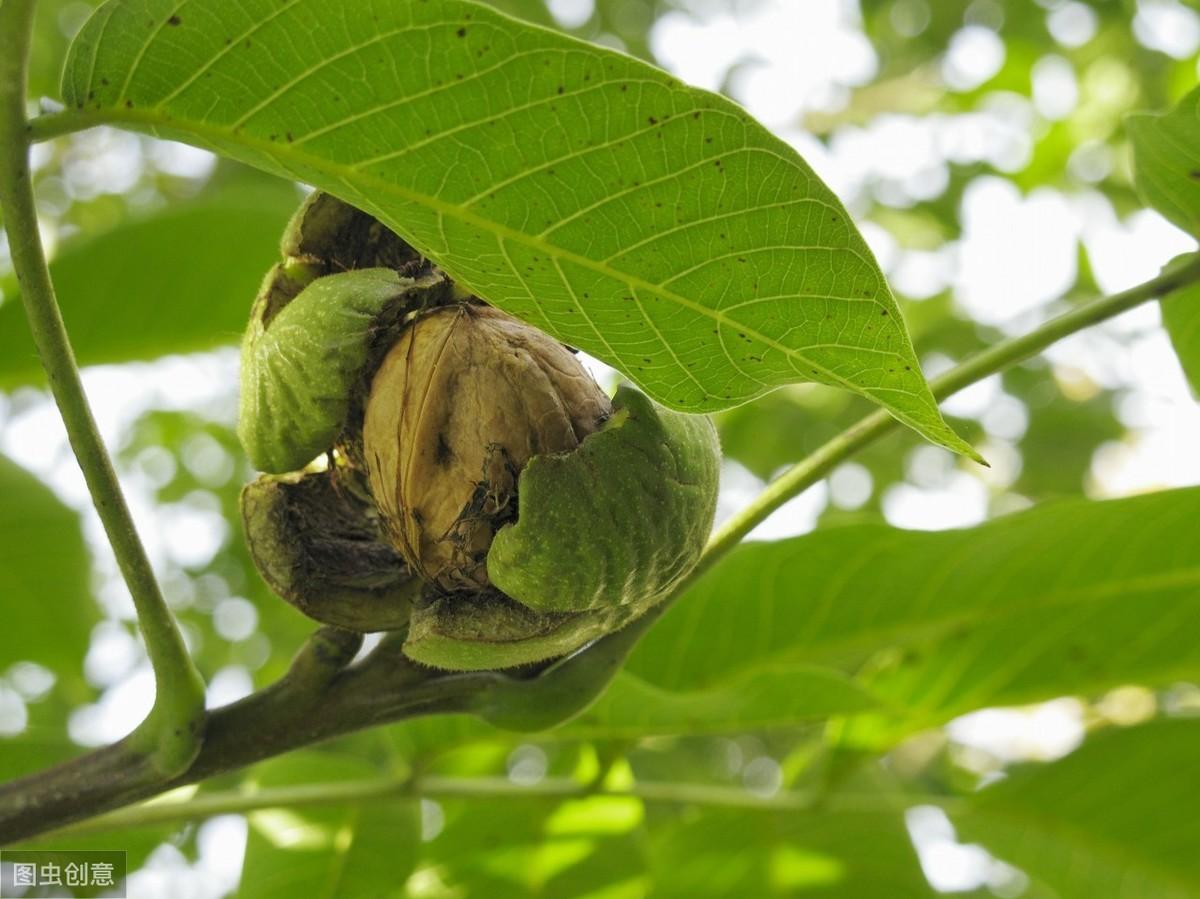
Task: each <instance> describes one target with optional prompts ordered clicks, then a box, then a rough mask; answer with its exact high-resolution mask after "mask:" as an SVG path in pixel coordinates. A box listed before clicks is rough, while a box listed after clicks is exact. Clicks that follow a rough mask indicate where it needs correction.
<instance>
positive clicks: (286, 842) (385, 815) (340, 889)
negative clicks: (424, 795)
mask: <svg viewBox="0 0 1200 899" xmlns="http://www.w3.org/2000/svg"><path fill="white" fill-rule="evenodd" d="M378 773H379V772H378V771H377V770H375V769H374V768H373V766H371V765H369V764H367V763H365V762H362V761H359V760H358V759H355V758H350V757H348V756H338V755H334V754H332V753H320V752H311V751H310V752H304V753H300V754H296V755H290V756H284V757H281V758H278V759H273V760H272V761H270V762H269V763H268V764H266V765H263V766H261V768H260V769H259V773H258V774H257V775H256V776H255V778H254V780H255V782H256V783H257V784H258V785H260V786H263V787H286V786H289V785H294V784H309V783H316V782H321V783H327V782H332V781H337V780H348V781H353V780H355V779H359V778H365V777H370V776H372V775H374V776H378ZM249 818H250V833H249V838H248V840H247V843H246V861H245V864H244V866H243V869H242V885H241V889H240V890H239V892H238V895H239V897H241V899H272V897H279V899H292V897H295V896H312V897H314V899H317V897H319V899H366V897H372V899H374V897H383V896H400V895H403V891H404V883H405V881H406V880H407V879H408V876H409V874H411V873H412V869H413V866H414V865H415V864H416V860H417V854H418V849H419V840H420V816H419V813H418V809H417V804H416V802H415V801H414V800H412V799H408V798H404V797H399V796H397V797H394V798H390V799H380V800H378V801H373V802H366V803H350V804H345V805H334V806H315V807H310V808H299V807H297V808H279V809H265V810H262V811H257V812H254V813H252V814H251V815H250V816H249Z"/></svg>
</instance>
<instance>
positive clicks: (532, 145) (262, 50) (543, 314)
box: [63, 0, 971, 453]
mask: <svg viewBox="0 0 1200 899" xmlns="http://www.w3.org/2000/svg"><path fill="white" fill-rule="evenodd" d="M63 94H64V100H65V101H66V103H67V104H68V105H69V106H71V107H75V108H77V109H79V110H80V111H81V113H82V114H83V115H85V116H87V117H88V119H89V120H92V121H97V122H112V123H116V124H121V125H126V126H129V127H132V128H136V129H139V130H144V131H148V132H151V133H154V134H161V135H164V136H169V137H174V138H178V139H181V140H186V141H190V142H192V143H195V144H199V145H201V146H206V147H210V148H212V149H215V150H218V151H220V152H223V153H226V154H228V155H230V156H233V157H235V158H238V159H241V160H243V161H245V162H248V163H250V164H252V165H255V166H258V167H260V168H262V169H265V170H267V171H270V172H274V173H277V174H280V175H285V176H287V177H291V178H295V179H298V180H301V181H306V182H310V183H312V184H314V185H316V186H318V187H321V188H323V189H326V190H329V191H331V192H332V193H334V194H337V195H338V196H340V197H342V198H343V199H345V200H347V201H349V202H352V203H354V204H355V205H357V206H359V207H361V208H363V209H365V210H367V211H369V212H371V213H373V214H374V215H376V216H378V217H379V218H380V219H381V220H383V221H384V222H386V223H387V224H388V225H390V226H391V227H393V228H394V229H395V230H396V231H397V232H399V233H400V234H401V235H403V236H404V237H405V238H406V239H408V240H409V241H410V242H412V243H413V245H414V246H416V247H417V248H418V249H420V250H421V251H422V252H424V253H425V254H427V255H428V256H430V257H431V258H433V259H435V260H436V261H437V262H438V263H439V264H441V265H442V266H443V267H444V268H445V269H446V270H447V271H448V272H450V273H451V274H452V275H453V276H454V277H455V278H457V279H458V280H460V281H461V282H462V283H463V284H465V285H466V286H468V287H469V288H470V289H472V290H474V291H475V292H477V293H478V294H479V295H481V296H483V297H484V298H486V299H487V300H489V301H491V302H494V303H495V304H497V305H499V306H501V307H503V308H505V309H508V310H509V311H511V312H513V313H515V314H517V315H519V316H521V317H523V318H525V319H527V320H528V321H530V322H531V323H533V324H535V325H537V326H538V327H541V328H543V329H545V330H546V331H548V332H549V333H551V334H553V335H555V336H556V337H558V338H560V339H562V340H564V341H565V342H567V343H569V344H571V345H573V346H578V347H581V348H583V349H585V350H587V351H588V352H590V353H593V354H594V355H596V356H598V357H599V358H601V359H604V360H605V361H607V362H609V363H611V364H613V365H615V366H616V367H617V368H619V369H620V370H621V371H622V372H624V373H625V374H626V375H628V376H629V377H630V378H631V379H632V380H633V381H635V382H636V383H638V384H639V385H640V386H642V387H643V388H644V389H645V390H646V392H647V393H649V394H651V395H652V396H654V397H655V398H656V399H658V400H660V401H661V402H663V403H664V404H666V405H668V406H671V407H673V408H675V409H681V410H684V411H693V412H703V411H711V410H715V409H721V408H726V407H729V406H733V405H736V404H738V403H740V402H744V401H746V400H748V399H751V398H753V397H755V396H758V395H760V394H762V393H764V392H765V391H767V390H769V389H771V388H772V387H775V386H778V385H780V384H785V383H789V382H794V381H803V380H813V381H821V382H824V383H828V384H834V385H837V386H840V387H846V388H849V389H852V390H855V391H857V392H859V393H862V394H864V395H866V396H869V397H870V398H872V399H874V400H875V401H877V402H879V403H881V404H882V405H884V406H886V407H887V408H888V409H889V410H890V411H891V412H892V413H893V414H894V415H895V416H896V417H897V418H899V419H901V420H902V421H904V422H906V423H907V424H909V425H911V426H912V427H914V428H916V429H917V430H918V431H920V432H921V433H923V434H924V435H926V436H927V437H929V438H930V439H931V440H934V441H935V442H938V443H942V444H944V445H946V446H950V447H952V448H954V449H956V450H958V451H960V452H966V453H970V452H971V451H970V448H969V447H968V446H967V445H966V444H965V443H964V442H963V441H962V440H961V439H959V438H958V437H957V436H956V435H955V434H954V433H953V432H952V431H951V430H950V429H949V427H948V426H947V425H946V424H945V423H944V422H943V421H942V419H941V416H940V414H939V413H938V411H937V409H936V406H935V404H934V401H933V398H932V396H931V394H930V393H929V390H928V387H927V385H926V384H925V382H924V379H923V377H922V376H921V373H920V370H919V367H918V364H917V361H916V357H915V354H914V353H913V351H912V347H911V345H910V343H909V339H908V335H907V333H906V331H905V328H904V324H903V322H902V321H901V318H900V314H899V310H898V308H897V306H896V303H895V300H894V299H893V298H892V295H891V293H890V291H889V289H888V286H887V283H886V282H885V280H884V278H883V276H882V274H881V273H880V270H879V267H878V265H877V264H876V263H875V260H874V259H873V257H872V256H871V253H870V251H869V250H868V248H867V246H866V244H865V243H864V241H863V240H862V238H861V236H860V235H859V234H858V231H857V230H856V229H855V227H854V225H853V224H852V223H851V222H850V219H849V217H848V215H847V213H846V211H845V209H844V208H843V207H842V205H841V204H840V203H839V202H838V200H837V198H836V197H834V196H833V194H832V193H831V192H830V191H829V190H828V189H827V188H826V187H825V186H824V185H823V184H822V183H821V182H820V180H819V179H818V178H817V177H816V175H815V174H814V173H813V172H812V170H811V169H810V168H809V167H808V166H807V165H806V164H805V163H804V162H803V161H802V160H801V159H800V158H799V157H798V156H797V155H796V153H795V152H794V151H793V150H792V149H791V148H790V147H789V146H788V145H787V144H785V143H783V142H782V141H780V140H778V139H777V138H775V137H773V136H772V135H770V134H769V133H768V132H767V131H766V130H765V129H764V128H763V127H762V126H761V125H759V124H758V123H757V122H755V121H754V120H752V119H751V118H750V117H749V116H748V115H747V114H746V113H745V112H744V111H743V110H741V109H739V108H738V107H736V106H734V105H733V104H732V103H730V102H728V101H727V100H725V99H723V98H721V97H718V96H715V95H712V94H709V93H706V92H703V91H699V90H694V89H690V88H687V87H685V86H683V85H681V84H679V83H678V82H677V81H675V80H674V79H673V78H671V77H670V76H668V75H666V74H665V73H663V72H661V71H659V70H657V69H655V68H653V67H651V66H648V65H646V64H645V63H642V62H640V61H638V60H635V59H633V58H631V57H628V56H625V55H624V54H621V53H617V52H614V51H611V50H607V49H604V48H600V47H594V46H591V45H588V44H584V43H581V42H579V41H576V40H573V39H571V38H569V37H566V36H563V35H561V34H557V33H555V32H552V31H548V30H545V29H542V28H539V27H537V26H534V25H529V24H526V23H523V22H519V21H517V20H515V19H511V18H508V17H507V16H504V15H502V14H499V13H497V12H495V11H493V10H491V9H489V8H487V7H484V6H481V5H478V4H474V3H470V2H462V0H446V2H440V3H423V2H416V0H387V2H382V0H381V2H378V3H372V4H349V5H344V6H338V7H334V8H331V7H330V5H329V4H328V3H326V2H324V0H288V2H285V3H280V2H278V0H211V2H207V3H204V4H188V3H186V2H185V3H184V4H182V5H181V4H179V3H178V2H177V0H110V2H108V3H106V4H105V5H104V6H103V7H101V9H100V10H99V11H98V12H97V13H96V15H95V16H93V18H92V19H91V20H90V21H89V23H88V24H87V25H86V26H85V28H84V30H83V31H82V32H81V33H80V35H79V36H78V38H77V39H76V41H75V44H74V46H73V47H72V51H71V54H70V56H69V59H68V62H67V68H66V72H65V74H64V81H63Z"/></svg>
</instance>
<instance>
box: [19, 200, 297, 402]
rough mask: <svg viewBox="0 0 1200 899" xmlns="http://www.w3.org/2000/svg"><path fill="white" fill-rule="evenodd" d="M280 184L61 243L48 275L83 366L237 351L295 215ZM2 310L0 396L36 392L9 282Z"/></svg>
mask: <svg viewBox="0 0 1200 899" xmlns="http://www.w3.org/2000/svg"><path fill="white" fill-rule="evenodd" d="M296 199H297V198H296V192H295V190H294V189H293V188H292V187H291V186H289V185H285V184H282V183H280V184H265V185H264V184H255V185H254V186H253V187H250V186H246V185H241V186H236V187H235V186H230V187H229V188H227V189H224V190H221V191H213V192H212V193H209V194H206V195H202V196H201V197H199V198H197V199H196V200H195V201H192V202H188V203H181V204H179V205H178V206H174V207H171V208H170V209H167V210H164V211H162V212H159V213H157V214H155V215H152V216H149V217H146V218H142V219H138V220H133V221H130V222H128V223H125V224H122V225H120V226H119V227H117V228H115V229H113V230H112V231H108V232H106V233H102V234H99V235H97V236H95V237H89V238H83V239H80V240H78V241H76V242H74V243H68V244H67V245H66V246H65V247H64V248H63V250H62V251H61V252H60V253H59V254H58V255H57V256H56V257H55V259H54V261H53V262H52V263H51V265H50V273H51V276H52V277H53V278H54V283H55V289H56V293H57V294H58V299H59V304H60V305H61V307H62V312H63V318H64V319H65V320H66V323H67V327H68V328H69V329H70V332H71V341H72V343H73V345H74V347H75V353H76V355H77V357H78V358H79V361H80V363H81V364H83V365H94V364H97V363H105V362H125V361H128V360H130V359H150V358H154V357H156V356H162V355H164V354H167V353H184V352H191V351H195V350H204V349H210V348H211V347H214V346H217V345H220V344H225V343H235V342H236V341H237V340H238V338H239V337H240V336H241V332H242V330H243V329H244V328H245V326H246V320H247V319H248V318H249V316H250V306H251V304H252V303H253V302H254V294H255V291H256V290H257V289H258V283H259V281H261V280H262V276H263V274H264V273H265V272H266V270H267V268H268V267H269V266H270V264H271V262H273V261H274V259H275V258H276V257H277V255H278V243H279V234H280V232H281V231H282V230H283V226H284V224H286V222H287V220H288V217H289V216H290V215H291V213H292V212H293V211H294V209H295V206H296ZM4 294H5V298H6V299H5V303H4V305H3V306H0V388H3V387H11V386H13V385H16V384H25V383H42V382H44V380H45V375H44V374H43V372H42V367H41V365H40V363H39V362H38V359H37V356H36V354H35V353H34V349H33V339H32V337H30V334H29V327H28V325H27V324H26V321H25V315H24V310H23V309H22V307H21V303H20V302H19V298H18V295H17V292H16V290H15V282H10V283H8V284H6V285H4Z"/></svg>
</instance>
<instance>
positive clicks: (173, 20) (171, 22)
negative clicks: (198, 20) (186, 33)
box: [167, 16, 183, 26]
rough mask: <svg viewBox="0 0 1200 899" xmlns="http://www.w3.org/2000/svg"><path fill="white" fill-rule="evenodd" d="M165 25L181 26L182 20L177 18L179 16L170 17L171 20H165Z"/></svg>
mask: <svg viewBox="0 0 1200 899" xmlns="http://www.w3.org/2000/svg"><path fill="white" fill-rule="evenodd" d="M167 24H168V25H171V26H175V25H182V24H183V19H181V18H179V16H171V18H169V19H167Z"/></svg>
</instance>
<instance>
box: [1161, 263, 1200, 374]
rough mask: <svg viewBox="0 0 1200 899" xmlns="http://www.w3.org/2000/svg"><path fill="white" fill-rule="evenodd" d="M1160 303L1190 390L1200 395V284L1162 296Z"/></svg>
mask: <svg viewBox="0 0 1200 899" xmlns="http://www.w3.org/2000/svg"><path fill="white" fill-rule="evenodd" d="M1159 304H1160V305H1161V306H1162V317H1163V327H1165V328H1166V329H1167V334H1169V335H1170V337H1171V344H1172V345H1173V346H1174V347H1175V355H1177V356H1178V357H1179V364H1180V365H1182V366H1183V373H1184V374H1185V375H1187V379H1188V383H1190V384H1191V385H1192V391H1193V392H1194V393H1195V394H1196V396H1197V397H1200V284H1189V285H1188V286H1187V287H1184V288H1182V289H1180V290H1177V291H1175V292H1174V293H1172V294H1171V295H1170V296H1167V297H1163V298H1162V300H1160V301H1159Z"/></svg>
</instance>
